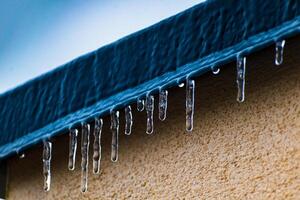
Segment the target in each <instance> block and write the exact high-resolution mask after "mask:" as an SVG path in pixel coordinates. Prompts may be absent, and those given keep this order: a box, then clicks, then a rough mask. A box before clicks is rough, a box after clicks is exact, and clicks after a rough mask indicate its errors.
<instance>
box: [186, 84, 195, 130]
mask: <svg viewBox="0 0 300 200" xmlns="http://www.w3.org/2000/svg"><path fill="white" fill-rule="evenodd" d="M194 97H195V81H194V80H189V79H187V80H186V101H185V110H186V130H187V131H188V132H191V131H192V130H193V124H194V107H195V106H194Z"/></svg>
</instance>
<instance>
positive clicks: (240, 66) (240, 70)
mask: <svg viewBox="0 0 300 200" xmlns="http://www.w3.org/2000/svg"><path fill="white" fill-rule="evenodd" d="M236 68H237V77H236V83H237V87H238V93H237V101H238V102H243V101H244V100H245V73H246V57H237V64H236Z"/></svg>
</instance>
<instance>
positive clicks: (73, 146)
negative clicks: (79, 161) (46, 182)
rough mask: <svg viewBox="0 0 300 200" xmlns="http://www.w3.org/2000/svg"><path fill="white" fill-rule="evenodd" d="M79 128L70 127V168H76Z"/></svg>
mask: <svg viewBox="0 0 300 200" xmlns="http://www.w3.org/2000/svg"><path fill="white" fill-rule="evenodd" d="M77 136H78V130H77V129H70V131H69V163H68V168H69V170H74V169H75V160H76V150H77Z"/></svg>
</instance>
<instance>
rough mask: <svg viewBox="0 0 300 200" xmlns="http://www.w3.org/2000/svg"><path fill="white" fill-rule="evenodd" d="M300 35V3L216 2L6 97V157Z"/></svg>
mask: <svg viewBox="0 0 300 200" xmlns="http://www.w3.org/2000/svg"><path fill="white" fill-rule="evenodd" d="M299 33H300V1H298V0H286V1H279V0H278V1H272V0H253V1H248V0H239V1H234V0H211V1H207V2H205V3H202V4H199V5H197V6H194V7H193V8H190V9H188V10H186V11H184V12H182V13H179V14H177V15H175V16H173V17H171V18H168V19H165V20H163V21H161V22H160V23H158V24H155V25H153V26H151V27H149V28H147V29H144V30H142V31H139V32H137V33H134V34H132V35H129V36H127V37H125V38H123V39H121V40H119V41H116V42H114V43H112V44H110V45H107V46H104V47H102V48H100V49H98V50H96V51H94V52H91V53H89V54H86V55H83V56H81V57H79V58H77V59H75V60H73V61H71V62H69V63H67V64H65V65H63V66H60V67H59V68H57V69H55V70H53V71H51V72H49V73H47V74H45V75H42V76H40V77H38V78H36V79H34V80H32V81H29V82H27V83H26V84H24V85H22V86H20V87H18V88H16V89H13V90H11V91H8V92H6V93H4V94H3V95H1V96H0V106H1V110H0V119H1V126H0V158H4V157H7V156H9V155H11V154H13V153H15V152H16V151H22V150H24V149H25V148H27V147H29V146H31V145H33V144H35V143H38V142H40V141H41V140H43V139H45V138H48V137H50V136H54V135H57V134H59V133H64V132H66V130H67V129H68V128H69V127H70V126H71V125H74V124H77V123H80V122H82V121H86V120H89V119H91V118H94V117H95V116H99V115H104V114H107V113H108V112H109V111H110V110H111V109H113V108H121V107H124V106H125V105H127V104H130V103H132V102H135V101H136V99H137V98H138V97H140V96H145V95H146V94H147V93H148V92H150V91H157V90H158V89H159V87H164V86H165V87H171V86H174V85H177V84H178V82H180V81H182V80H184V79H185V78H186V77H187V76H198V75H201V74H203V73H205V72H207V71H209V70H211V66H213V65H219V66H221V65H223V64H225V63H228V62H231V61H233V60H235V59H236V56H237V55H239V54H242V55H247V54H249V53H251V52H253V51H256V50H258V49H261V48H264V47H266V46H268V45H271V44H273V43H274V41H276V40H279V39H282V38H287V37H290V36H293V35H296V34H299Z"/></svg>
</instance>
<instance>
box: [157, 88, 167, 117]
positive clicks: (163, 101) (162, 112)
mask: <svg viewBox="0 0 300 200" xmlns="http://www.w3.org/2000/svg"><path fill="white" fill-rule="evenodd" d="M167 108H168V91H167V90H160V91H159V102H158V110H159V116H158V117H159V119H160V120H161V121H164V120H165V119H166V117H167Z"/></svg>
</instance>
